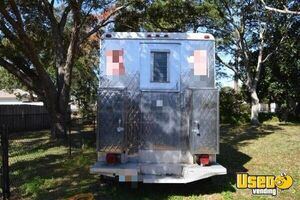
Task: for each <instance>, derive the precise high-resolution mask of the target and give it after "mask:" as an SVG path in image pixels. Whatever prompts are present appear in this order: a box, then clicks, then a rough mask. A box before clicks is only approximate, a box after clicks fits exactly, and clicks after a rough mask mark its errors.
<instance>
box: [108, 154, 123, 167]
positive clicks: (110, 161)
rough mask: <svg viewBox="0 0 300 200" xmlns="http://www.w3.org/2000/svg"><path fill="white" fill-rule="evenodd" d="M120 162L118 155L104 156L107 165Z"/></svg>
mask: <svg viewBox="0 0 300 200" xmlns="http://www.w3.org/2000/svg"><path fill="white" fill-rule="evenodd" d="M120 160H121V156H120V154H117V153H108V154H106V163H107V164H109V165H113V164H117V163H119V162H120Z"/></svg>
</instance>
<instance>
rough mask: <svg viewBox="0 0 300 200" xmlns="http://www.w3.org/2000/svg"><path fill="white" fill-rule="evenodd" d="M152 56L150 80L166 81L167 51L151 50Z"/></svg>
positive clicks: (167, 78) (167, 79)
mask: <svg viewBox="0 0 300 200" xmlns="http://www.w3.org/2000/svg"><path fill="white" fill-rule="evenodd" d="M151 57H152V81H153V82H160V83H162V82H168V81H169V77H168V70H169V69H168V57H169V52H151Z"/></svg>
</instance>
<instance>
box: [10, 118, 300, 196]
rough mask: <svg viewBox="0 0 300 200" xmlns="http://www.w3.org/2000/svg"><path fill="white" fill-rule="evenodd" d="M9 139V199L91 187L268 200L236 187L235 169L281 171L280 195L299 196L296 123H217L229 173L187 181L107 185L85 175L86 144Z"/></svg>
mask: <svg viewBox="0 0 300 200" xmlns="http://www.w3.org/2000/svg"><path fill="white" fill-rule="evenodd" d="M10 138H11V140H10V156H11V158H10V165H11V173H12V174H11V180H12V187H14V188H13V199H43V200H47V199H49V200H50V199H51V200H52V199H66V198H68V197H71V196H72V195H75V194H78V193H83V192H91V193H93V194H94V195H95V198H96V199H126V200H131V199H173V200H175V199H176V200H177V199H184V200H187V199H191V200H192V199H250V198H253V199H268V198H272V197H266V196H256V197H255V198H254V197H253V196H252V195H251V191H250V190H239V189H236V187H235V176H236V174H235V173H236V172H248V173H249V174H265V175H269V174H274V175H280V173H281V172H287V173H288V174H289V175H291V176H292V177H293V179H294V184H293V186H292V188H290V189H289V190H286V191H279V195H278V198H280V199H300V125H299V124H298V125H296V124H279V123H269V124H263V125H261V126H259V127H252V126H249V125H243V126H238V127H232V126H227V125H223V126H222V127H221V138H220V139H221V140H220V141H221V144H220V151H221V154H220V155H219V156H218V161H219V163H220V164H222V165H223V166H225V167H226V168H227V170H228V175H226V176H220V177H216V178H214V179H213V181H209V180H202V181H198V182H195V183H191V184H187V185H151V184H144V185H143V184H141V185H139V187H138V189H131V188H130V187H129V186H128V185H119V184H114V185H108V184H104V183H102V182H101V181H100V179H99V177H97V176H93V175H90V174H89V165H91V164H93V163H94V162H95V160H96V154H95V149H94V147H93V146H92V145H86V147H85V148H84V150H81V149H79V148H78V149H75V150H73V152H72V153H73V154H72V156H71V157H70V156H69V155H68V148H67V146H66V145H65V144H63V143H62V142H59V141H53V140H50V135H49V132H48V131H40V132H33V133H23V134H20V133H18V134H13V135H12V136H11V137H10Z"/></svg>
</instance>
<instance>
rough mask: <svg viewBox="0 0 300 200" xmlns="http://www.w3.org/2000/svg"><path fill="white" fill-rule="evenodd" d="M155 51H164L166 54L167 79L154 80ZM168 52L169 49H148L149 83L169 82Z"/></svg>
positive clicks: (169, 52)
mask: <svg viewBox="0 0 300 200" xmlns="http://www.w3.org/2000/svg"><path fill="white" fill-rule="evenodd" d="M155 53H166V54H167V81H154V71H153V70H154V54H155ZM170 54H171V51H170V50H169V49H151V50H150V59H151V61H150V62H151V63H150V76H151V78H150V82H151V83H170V71H171V67H170Z"/></svg>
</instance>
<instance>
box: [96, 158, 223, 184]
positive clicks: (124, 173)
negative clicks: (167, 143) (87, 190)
mask: <svg viewBox="0 0 300 200" xmlns="http://www.w3.org/2000/svg"><path fill="white" fill-rule="evenodd" d="M90 172H91V173H93V174H101V175H105V176H112V177H116V176H117V177H118V178H119V181H120V182H143V183H190V182H194V181H198V180H201V179H205V178H209V177H212V176H217V175H225V174H226V173H227V170H226V168H225V167H223V166H221V165H220V164H218V163H215V164H213V165H210V166H203V167H202V166H199V165H196V164H169V165H168V164H146V163H126V164H118V165H107V164H105V163H102V162H97V163H95V165H93V166H91V167H90Z"/></svg>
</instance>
